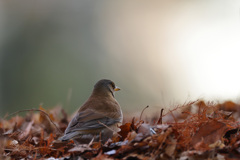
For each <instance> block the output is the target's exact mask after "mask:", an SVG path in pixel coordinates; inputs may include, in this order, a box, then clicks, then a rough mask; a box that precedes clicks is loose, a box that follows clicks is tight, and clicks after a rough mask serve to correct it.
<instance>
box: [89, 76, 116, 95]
mask: <svg viewBox="0 0 240 160" xmlns="http://www.w3.org/2000/svg"><path fill="white" fill-rule="evenodd" d="M119 90H120V88H119V87H117V86H116V85H115V83H114V82H113V81H111V80H107V79H102V80H100V81H98V82H97V83H96V84H95V85H94V89H93V93H94V94H98V95H104V96H105V95H106V96H109V95H111V96H113V97H114V92H115V91H119Z"/></svg>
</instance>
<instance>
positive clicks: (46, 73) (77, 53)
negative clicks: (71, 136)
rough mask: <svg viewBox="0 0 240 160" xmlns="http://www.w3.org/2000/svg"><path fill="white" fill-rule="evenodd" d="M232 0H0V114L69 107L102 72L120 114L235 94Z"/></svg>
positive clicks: (235, 23)
mask: <svg viewBox="0 0 240 160" xmlns="http://www.w3.org/2000/svg"><path fill="white" fill-rule="evenodd" d="M239 20H240V19H239V2H238V1H222V0H219V1H216V0H215V1H196V0H193V1H188V0H184V1H167V2H166V1H151V2H150V1H107V0H103V1H97V0H95V1H94V0H79V1H63V0H59V1H46V0H41V1H25V0H23V1H17V0H16V1H7V0H5V1H0V111H1V113H0V115H1V116H3V115H5V114H6V113H11V112H14V111H17V110H21V109H27V108H38V106H39V104H43V107H44V108H52V107H54V106H56V105H61V106H62V107H63V108H64V109H66V110H67V112H68V113H72V112H74V111H75V110H76V109H77V108H78V107H79V106H81V104H82V103H84V101H85V100H86V99H87V98H88V96H89V95H90V93H91V91H92V89H93V85H94V84H95V83H96V82H97V81H98V80H100V79H102V78H107V79H111V80H113V81H114V82H115V83H116V85H117V86H119V87H120V88H121V89H122V90H121V91H120V92H118V93H116V98H117V100H118V102H119V103H120V104H121V106H122V108H123V111H124V112H125V113H128V114H131V113H133V112H140V111H141V110H142V108H144V107H145V106H147V105H150V106H152V109H150V110H151V111H152V112H160V108H161V107H166V106H169V104H170V103H172V102H173V101H174V102H179V103H181V102H184V101H188V100H194V99H196V98H206V99H214V98H215V99H233V100H237V98H238V96H239V93H240V92H239V91H240V85H239V81H240V77H239V75H238V69H240V65H239V62H238V61H239V59H238V58H239V57H238V55H239V52H240V49H239V46H240V40H239V37H240V36H239V35H240V34H239V33H240V31H239V28H240V27H239Z"/></svg>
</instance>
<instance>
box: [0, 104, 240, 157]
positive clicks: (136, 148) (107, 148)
mask: <svg viewBox="0 0 240 160" xmlns="http://www.w3.org/2000/svg"><path fill="white" fill-rule="evenodd" d="M145 109H147V107H146V108H145ZM36 111H37V112H36ZM20 112H26V114H25V116H19V115H18V113H20ZM156 112H161V113H159V116H153V117H151V118H150V120H144V119H142V117H143V116H142V114H143V115H144V109H143V112H142V114H141V115H139V117H130V118H127V119H126V118H125V119H124V123H123V125H122V126H120V129H121V131H120V132H118V133H117V134H115V135H114V136H113V138H112V139H109V140H108V141H107V142H106V143H105V144H101V143H100V142H90V143H89V144H81V145H75V144H74V142H73V141H72V140H70V141H67V142H60V141H59V140H58V138H59V137H60V136H61V135H62V134H63V132H64V130H65V129H66V127H67V125H68V123H69V120H70V117H69V116H68V115H67V114H66V112H65V111H64V110H63V109H62V108H60V107H55V108H53V109H51V110H45V109H43V108H42V107H39V109H30V110H22V111H19V112H16V113H14V114H11V115H6V116H5V117H4V118H1V119H0V159H51V160H54V159H95V160H100V159H109V160H111V159H126V160H132V159H133V160H138V159H180V160H187V159H229V160H230V159H231V160H234V159H240V134H239V127H240V123H239V122H240V105H239V104H236V103H233V102H231V101H226V102H224V103H222V104H216V103H213V102H204V101H199V100H198V101H195V102H190V103H186V104H184V105H181V106H180V105H179V106H176V107H175V108H174V109H173V110H169V111H165V110H163V109H162V110H161V111H156Z"/></svg>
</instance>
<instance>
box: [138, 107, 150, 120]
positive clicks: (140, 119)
mask: <svg viewBox="0 0 240 160" xmlns="http://www.w3.org/2000/svg"><path fill="white" fill-rule="evenodd" d="M148 107H149V106H147V107H145V108H143V110H142V112H141V115H140V121H141V119H142V114H143V112H144V111H145V109H147V108H148Z"/></svg>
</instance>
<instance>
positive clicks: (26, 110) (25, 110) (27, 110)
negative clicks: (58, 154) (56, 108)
mask: <svg viewBox="0 0 240 160" xmlns="http://www.w3.org/2000/svg"><path fill="white" fill-rule="evenodd" d="M29 111H40V112H42V113H44V114H45V115H46V116H47V117H48V119H49V121H50V122H51V123H52V124H53V125H54V126H55V128H56V129H57V131H58V132H59V133H61V134H62V133H63V132H62V131H61V130H60V129H59V128H58V127H57V126H56V124H55V123H54V122H53V121H52V120H51V118H50V117H49V115H48V114H47V113H46V112H45V111H43V110H40V109H23V110H20V111H17V112H14V113H11V114H9V115H7V116H5V117H4V118H7V117H10V116H12V115H15V114H18V113H20V112H29Z"/></svg>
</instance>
